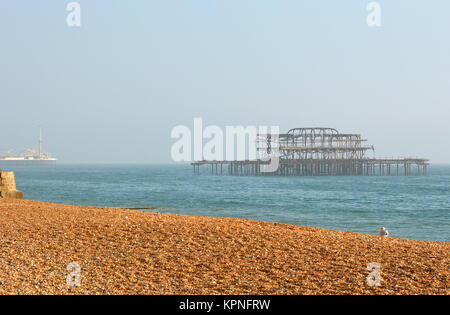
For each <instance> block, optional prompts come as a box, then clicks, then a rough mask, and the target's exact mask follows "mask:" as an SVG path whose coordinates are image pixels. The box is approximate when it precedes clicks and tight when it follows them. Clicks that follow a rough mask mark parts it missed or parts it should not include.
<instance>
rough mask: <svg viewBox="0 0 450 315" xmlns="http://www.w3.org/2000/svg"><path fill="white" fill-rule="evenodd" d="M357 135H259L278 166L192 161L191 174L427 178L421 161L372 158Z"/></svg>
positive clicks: (306, 131)
mask: <svg viewBox="0 0 450 315" xmlns="http://www.w3.org/2000/svg"><path fill="white" fill-rule="evenodd" d="M366 141H367V140H366V139H363V138H362V137H361V135H359V134H342V133H339V132H338V131H337V130H336V129H334V128H295V129H291V130H289V132H287V133H286V134H280V135H274V134H259V135H258V136H257V139H256V145H257V150H258V151H261V150H264V151H265V152H264V153H266V154H268V155H270V154H271V153H273V151H274V150H276V151H277V156H278V159H279V162H278V167H277V168H276V170H274V171H266V168H264V166H267V165H268V164H269V163H270V161H263V160H261V159H254V160H243V161H206V160H204V161H196V162H193V163H191V165H192V166H193V168H194V174H196V175H199V174H200V173H201V168H206V169H207V172H208V173H209V174H212V175H231V176H401V175H404V176H411V175H427V168H428V165H429V160H428V159H425V158H416V157H410V158H394V157H392V158H375V157H369V156H368V154H367V152H368V151H372V152H374V147H373V146H371V145H365V142H366Z"/></svg>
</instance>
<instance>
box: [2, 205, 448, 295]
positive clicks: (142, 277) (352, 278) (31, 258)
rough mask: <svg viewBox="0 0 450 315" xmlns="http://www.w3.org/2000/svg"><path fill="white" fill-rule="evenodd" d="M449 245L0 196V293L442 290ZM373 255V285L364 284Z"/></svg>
mask: <svg viewBox="0 0 450 315" xmlns="http://www.w3.org/2000/svg"><path fill="white" fill-rule="evenodd" d="M377 228H378V227H375V229H377ZM374 233H376V230H375V231H374ZM449 250H450V243H448V242H428V241H412V240H406V239H399V238H392V237H389V238H382V237H380V236H377V235H363V234H357V233H350V232H340V231H331V230H324V229H318V228H310V227H303V226H295V225H287V224H277V223H268V222H258V221H252V220H245V219H237V218H211V217H197V216H187V215H175V214H162V213H154V212H144V211H138V210H128V209H116V208H96V207H84V206H83V207H82V206H69V205H59V204H51V203H44V202H36V201H29V200H9V199H0V294H449V293H450V289H449V287H450V282H449V267H450V266H449ZM71 262H76V263H77V264H79V266H80V267H81V285H80V286H79V287H76V286H74V287H69V286H68V284H67V280H66V279H67V275H68V274H69V271H68V270H67V265H68V264H69V263H71ZM373 262H375V263H379V264H380V272H381V281H380V286H369V285H368V284H367V279H366V277H367V276H368V275H369V273H371V271H369V270H368V269H367V266H368V264H369V263H373Z"/></svg>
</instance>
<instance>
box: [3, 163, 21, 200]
mask: <svg viewBox="0 0 450 315" xmlns="http://www.w3.org/2000/svg"><path fill="white" fill-rule="evenodd" d="M0 198H14V199H23V192H21V191H19V190H17V188H16V179H15V178H14V173H13V172H3V171H2V170H0Z"/></svg>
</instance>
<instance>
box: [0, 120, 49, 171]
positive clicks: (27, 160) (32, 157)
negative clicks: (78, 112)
mask: <svg viewBox="0 0 450 315" xmlns="http://www.w3.org/2000/svg"><path fill="white" fill-rule="evenodd" d="M42 143H43V141H42V129H40V133H39V149H37V150H36V149H28V150H26V151H25V153H23V154H14V152H13V151H12V150H8V151H6V152H5V153H0V166H2V165H6V166H9V165H47V164H56V161H57V159H55V158H52V157H51V155H50V153H48V152H44V151H43V150H42Z"/></svg>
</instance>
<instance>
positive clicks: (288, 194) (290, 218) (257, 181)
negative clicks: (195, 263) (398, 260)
mask: <svg viewBox="0 0 450 315" xmlns="http://www.w3.org/2000/svg"><path fill="white" fill-rule="evenodd" d="M3 168H4V169H5V170H6V169H8V170H12V171H14V172H15V173H16V183H17V187H18V189H20V190H22V191H24V193H25V198H26V199H32V200H40V201H49V202H55V203H64V204H73V205H91V206H108V207H121V208H126V207H128V208H149V207H156V208H157V209H156V210H144V211H158V212H169V213H181V214H190V215H200V216H214V217H239V218H248V219H254V220H262V221H272V222H281V223H289V224H298V225H306V226H313V227H320V228H326V229H333V230H343V231H352V232H359V233H366V234H377V233H378V228H379V227H381V226H385V227H386V228H387V229H388V230H389V232H390V235H391V236H392V237H402V238H408V239H415V240H433V241H447V242H448V241H450V232H449V227H450V166H447V165H431V166H430V168H429V174H428V176H410V177H404V176H399V177H396V176H390V177H388V176H379V177H378V176H374V177H362V176H352V177H339V176H332V177H278V176H277V177H243V176H242V177H241V176H212V175H208V172H207V171H206V169H205V172H204V173H203V174H201V175H200V176H197V175H194V172H193V170H192V167H191V166H190V165H63V164H58V165H54V166H39V167H36V166H14V167H9V168H7V167H3ZM0 215H1V214H0Z"/></svg>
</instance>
